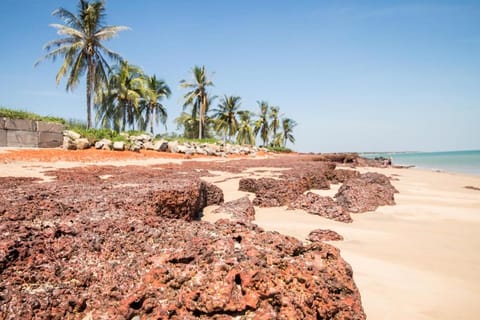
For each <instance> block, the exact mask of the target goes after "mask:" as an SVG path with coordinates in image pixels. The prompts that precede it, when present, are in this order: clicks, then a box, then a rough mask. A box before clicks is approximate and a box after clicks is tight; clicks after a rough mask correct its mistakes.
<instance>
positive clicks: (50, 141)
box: [38, 131, 63, 148]
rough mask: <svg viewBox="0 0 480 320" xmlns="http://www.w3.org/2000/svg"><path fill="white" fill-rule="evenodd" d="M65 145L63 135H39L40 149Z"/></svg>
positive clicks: (47, 133) (41, 133) (43, 133)
mask: <svg viewBox="0 0 480 320" xmlns="http://www.w3.org/2000/svg"><path fill="white" fill-rule="evenodd" d="M62 144H63V133H62V131H60V132H59V133H56V132H44V131H40V132H39V133H38V147H39V148H57V147H61V146H62Z"/></svg>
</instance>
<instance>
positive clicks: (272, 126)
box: [269, 107, 280, 139]
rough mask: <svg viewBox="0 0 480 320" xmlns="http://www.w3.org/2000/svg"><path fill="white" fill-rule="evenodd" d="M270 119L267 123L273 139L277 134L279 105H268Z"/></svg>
mask: <svg viewBox="0 0 480 320" xmlns="http://www.w3.org/2000/svg"><path fill="white" fill-rule="evenodd" d="M270 119H271V120H272V121H271V122H270V124H269V127H270V129H271V130H272V136H273V138H274V139H275V137H276V136H277V130H278V129H280V108H279V107H270Z"/></svg>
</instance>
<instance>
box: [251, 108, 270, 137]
mask: <svg viewBox="0 0 480 320" xmlns="http://www.w3.org/2000/svg"><path fill="white" fill-rule="evenodd" d="M257 103H258V106H259V108H260V113H259V114H258V115H257V116H258V119H257V121H255V129H254V133H255V136H257V135H258V133H259V132H260V137H261V138H262V140H263V146H267V145H268V134H269V126H268V109H269V106H268V103H267V102H266V101H257Z"/></svg>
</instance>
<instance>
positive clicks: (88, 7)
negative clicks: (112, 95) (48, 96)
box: [35, 0, 128, 128]
mask: <svg viewBox="0 0 480 320" xmlns="http://www.w3.org/2000/svg"><path fill="white" fill-rule="evenodd" d="M52 15H54V16H56V17H58V18H60V19H61V20H63V22H64V24H63V25H62V24H51V26H52V27H53V28H55V29H57V30H58V31H57V34H59V35H61V36H64V37H63V38H60V39H56V40H53V41H50V42H48V43H46V44H45V45H44V49H45V50H46V51H49V52H48V53H47V54H46V55H45V56H43V57H42V58H40V59H39V60H38V61H37V62H36V63H35V65H38V64H39V63H40V62H41V61H43V60H45V59H52V60H53V61H55V59H56V58H57V57H63V63H62V66H61V67H60V69H59V71H58V73H57V76H56V81H57V85H58V84H59V83H60V80H61V79H62V78H63V77H65V76H66V75H67V74H68V76H67V86H66V89H67V91H68V90H74V89H75V88H76V86H77V85H78V82H79V80H80V77H81V76H82V75H83V74H84V73H85V72H86V82H87V83H86V87H87V127H88V128H90V127H91V103H92V98H93V94H94V93H99V91H100V89H101V87H102V85H103V84H105V83H106V82H107V74H108V71H109V65H108V63H107V60H106V57H108V58H110V59H111V60H113V61H115V62H119V61H121V60H122V58H121V56H120V55H119V54H118V53H116V52H114V51H112V50H110V49H108V48H106V47H105V46H104V45H103V44H102V42H104V41H105V40H108V39H110V38H112V37H114V36H116V35H117V34H118V33H119V32H120V31H122V30H127V29H128V27H124V26H105V25H104V20H105V3H104V2H103V1H94V2H89V1H88V0H80V1H79V3H78V12H77V15H75V14H73V13H72V12H70V11H68V10H66V9H63V8H59V9H57V10H55V11H53V12H52Z"/></svg>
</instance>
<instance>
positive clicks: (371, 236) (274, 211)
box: [0, 159, 480, 319]
mask: <svg viewBox="0 0 480 320" xmlns="http://www.w3.org/2000/svg"><path fill="white" fill-rule="evenodd" d="M196 160H198V159H196ZM180 161H182V160H179V159H163V160H162V159H153V160H138V161H134V162H132V161H128V162H125V161H123V162H122V161H108V162H102V163H94V164H97V165H100V164H101V165H122V164H123V165H125V164H128V165H131V164H139V165H150V164H157V163H165V162H180ZM208 161H211V160H208ZM80 165H86V163H83V162H48V163H43V162H28V161H13V162H7V163H1V164H0V176H36V177H44V175H43V173H42V172H43V171H46V170H51V169H54V168H62V167H72V166H80ZM361 171H377V172H380V173H384V174H386V175H388V176H393V178H394V179H395V180H394V181H392V182H393V184H394V185H395V187H396V188H397V189H398V190H399V191H400V193H399V194H396V195H395V199H396V203H397V205H395V206H387V207H380V208H379V209H377V210H376V211H375V212H369V213H364V214H357V215H353V219H354V222H353V223H351V224H345V223H340V222H335V221H331V220H327V219H324V218H321V217H318V216H315V215H310V214H307V213H305V212H303V211H301V210H291V211H289V210H286V209H285V208H256V223H257V224H259V225H260V226H262V227H263V228H264V229H267V230H276V231H279V232H281V233H284V234H288V235H292V236H295V237H297V238H299V239H300V240H304V239H305V238H306V236H307V234H308V233H309V232H310V231H311V230H313V229H316V228H324V229H331V230H335V231H337V232H338V233H340V234H342V235H343V236H344V238H345V240H344V241H339V242H333V243H332V244H333V245H335V246H337V247H338V248H340V249H341V251H342V256H343V257H344V258H345V260H347V261H348V262H349V263H350V264H351V265H352V268H353V270H354V278H355V282H356V283H357V285H358V287H359V289H360V293H361V295H362V302H363V306H364V309H365V312H366V314H367V316H368V318H369V319H477V318H478V315H479V314H480V303H478V302H477V300H478V297H479V296H480V191H476V190H469V189H465V188H464V187H465V186H474V187H480V177H474V176H466V175H457V174H449V173H441V172H431V171H421V170H416V169H408V170H407V169H378V168H375V169H363V170H361ZM212 173H214V174H217V175H216V176H214V177H208V178H206V180H209V181H211V182H214V183H215V184H217V185H218V186H220V187H221V188H222V189H223V190H224V192H225V200H226V201H229V200H234V199H237V198H239V197H241V196H243V195H249V197H250V198H251V199H252V198H253V195H252V194H249V193H245V192H241V191H238V181H239V179H240V177H242V176H278V175H279V171H278V170H275V169H274V168H253V169H249V170H247V171H245V172H243V173H242V174H230V173H224V172H212ZM332 187H333V188H332V190H322V191H317V192H318V193H320V194H323V195H333V194H335V192H336V188H338V186H332ZM212 209H213V207H210V208H206V210H205V212H204V217H203V219H204V220H208V221H215V220H216V219H218V218H220V217H219V216H218V215H213V214H211V211H212Z"/></svg>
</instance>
